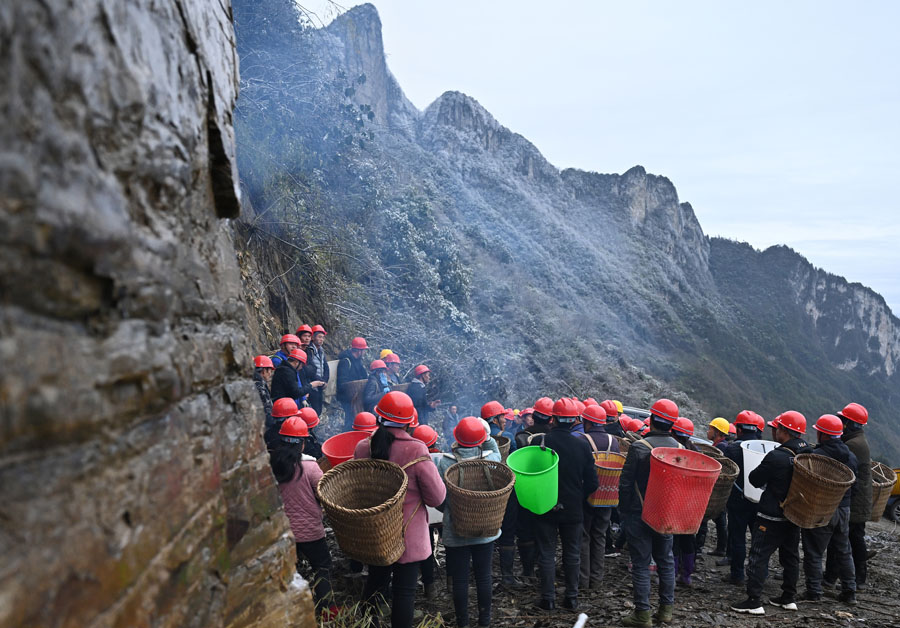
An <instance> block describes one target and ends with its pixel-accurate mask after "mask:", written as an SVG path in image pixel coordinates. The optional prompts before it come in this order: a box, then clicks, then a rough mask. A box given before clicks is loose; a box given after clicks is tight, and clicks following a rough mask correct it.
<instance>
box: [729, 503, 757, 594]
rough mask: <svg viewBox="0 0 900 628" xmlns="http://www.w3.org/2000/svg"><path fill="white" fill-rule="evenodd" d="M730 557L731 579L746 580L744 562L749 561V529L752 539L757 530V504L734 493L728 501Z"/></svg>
mask: <svg viewBox="0 0 900 628" xmlns="http://www.w3.org/2000/svg"><path fill="white" fill-rule="evenodd" d="M727 510H728V556H729V557H730V558H731V577H732V578H733V579H734V580H743V579H744V561H745V560H746V559H747V529H748V528H749V529H750V537H751V538H752V537H753V531H754V530H755V529H756V528H755V527H754V525H753V522H754V519H756V504H754V503H753V502H750V501H747V500H746V499H744V498H743V497H742V496H741V495H739V494H738V495H735V494H734V493H732V495H731V498H729V500H728V507H727Z"/></svg>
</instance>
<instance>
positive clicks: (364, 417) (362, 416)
mask: <svg viewBox="0 0 900 628" xmlns="http://www.w3.org/2000/svg"><path fill="white" fill-rule="evenodd" d="M353 429H354V430H356V431H357V432H374V431H375V430H377V429H378V425H377V423H376V422H375V415H374V414H372V413H371V412H360V413H359V414H357V415H356V417H355V418H354V419H353Z"/></svg>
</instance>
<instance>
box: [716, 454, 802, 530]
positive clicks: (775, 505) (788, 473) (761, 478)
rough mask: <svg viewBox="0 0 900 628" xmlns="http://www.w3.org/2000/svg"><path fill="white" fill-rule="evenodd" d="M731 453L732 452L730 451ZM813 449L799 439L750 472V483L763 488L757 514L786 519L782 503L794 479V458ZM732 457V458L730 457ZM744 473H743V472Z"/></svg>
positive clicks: (769, 456)
mask: <svg viewBox="0 0 900 628" xmlns="http://www.w3.org/2000/svg"><path fill="white" fill-rule="evenodd" d="M729 451H731V450H729ZM810 452H812V448H811V447H810V446H809V445H807V444H806V442H804V441H802V440H800V439H799V438H792V439H791V440H789V441H788V442H786V443H784V444H782V445H781V447H778V448H776V449H773V450H772V451H770V452H769V453H767V454H766V457H765V458H763V459H762V462H760V463H759V466H758V467H756V468H755V469H754V470H753V471H751V472H750V478H749V479H750V483H751V484H752V485H753V486H755V487H756V488H763V487H765V490H764V491H763V494H762V497H760V499H759V507H758V509H757V513H758V514H760V515H764V516H766V517H768V518H770V519H784V510H783V509H782V508H781V502H783V501H784V498H785V497H787V494H788V490H789V489H790V488H791V479H792V478H793V477H794V456H795V455H797V454H808V453H810ZM729 457H730V456H729ZM742 473H743V471H742Z"/></svg>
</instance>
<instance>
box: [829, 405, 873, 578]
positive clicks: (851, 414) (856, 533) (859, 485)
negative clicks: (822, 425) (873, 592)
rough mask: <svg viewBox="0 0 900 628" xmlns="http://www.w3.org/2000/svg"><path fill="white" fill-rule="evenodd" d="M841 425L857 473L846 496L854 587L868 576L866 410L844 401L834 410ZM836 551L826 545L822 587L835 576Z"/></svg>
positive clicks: (869, 472) (869, 503) (869, 482)
mask: <svg viewBox="0 0 900 628" xmlns="http://www.w3.org/2000/svg"><path fill="white" fill-rule="evenodd" d="M837 415H838V418H840V420H841V423H842V424H843V426H844V433H843V434H841V440H842V441H844V442H845V443H846V444H847V448H848V449H850V451H851V452H853V455H854V456H856V463H857V466H858V473H857V474H856V482H855V483H854V484H853V494H852V495H851V496H850V529H849V536H850V549H851V551H852V552H853V566H854V570H855V572H856V590H857V591H862V590H863V589H864V588H865V587H866V577H867V575H868V565H867V562H868V553H869V550H868V548H867V547H866V521H868V520H869V518H870V516H871V514H872V457H871V455H870V453H869V442H868V441H867V440H866V434H865V431H864V430H863V426H864V425H866V423H868V422H869V412H868V410H866V409H865V407H863V406H861V405H860V404H858V403H848V404H847V405H846V406H844V409H843V410H841V411H840V412H838V413H837ZM835 556H836V553H835V552H833V551H832V547H831V544H829V546H828V560H827V561H826V563H825V583H824V586H826V587H829V588H830V587H831V586H833V585H834V583H835V582H836V581H837V579H838V577H839V575H840V574H839V573H838V564H837V561H836V560H835Z"/></svg>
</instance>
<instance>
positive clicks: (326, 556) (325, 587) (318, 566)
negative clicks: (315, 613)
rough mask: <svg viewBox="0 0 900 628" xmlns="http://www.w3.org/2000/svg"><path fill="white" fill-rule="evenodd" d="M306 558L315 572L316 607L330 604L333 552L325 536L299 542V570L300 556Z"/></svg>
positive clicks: (298, 565)
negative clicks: (315, 539) (316, 539)
mask: <svg viewBox="0 0 900 628" xmlns="http://www.w3.org/2000/svg"><path fill="white" fill-rule="evenodd" d="M301 557H303V558H305V559H306V562H308V563H309V566H310V567H312V569H313V573H315V578H316V579H315V581H314V582H313V594H314V595H315V596H316V608H322V607H324V606H328V605H329V604H331V602H332V596H331V552H330V551H329V550H328V544H327V543H326V542H325V537H322V538H321V539H319V540H318V541H307V542H305V543H297V567H298V571H299V567H300V558H301Z"/></svg>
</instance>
